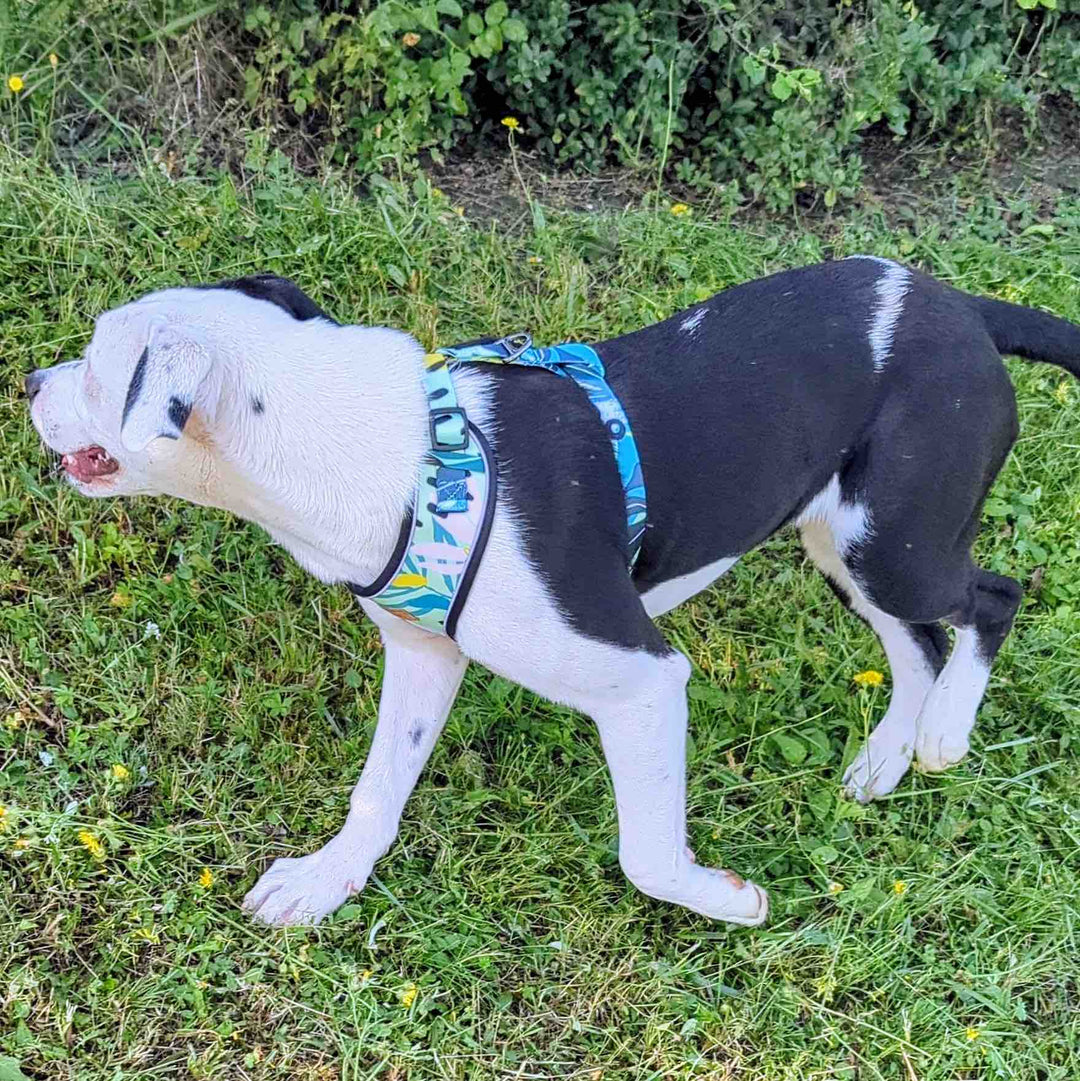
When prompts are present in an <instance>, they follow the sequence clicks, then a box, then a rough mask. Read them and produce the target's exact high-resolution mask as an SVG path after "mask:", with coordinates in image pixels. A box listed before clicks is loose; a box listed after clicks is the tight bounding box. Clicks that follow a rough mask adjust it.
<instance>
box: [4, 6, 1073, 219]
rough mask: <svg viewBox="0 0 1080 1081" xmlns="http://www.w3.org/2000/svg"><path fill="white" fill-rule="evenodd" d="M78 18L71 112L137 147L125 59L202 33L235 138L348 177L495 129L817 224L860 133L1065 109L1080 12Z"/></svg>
mask: <svg viewBox="0 0 1080 1081" xmlns="http://www.w3.org/2000/svg"><path fill="white" fill-rule="evenodd" d="M92 2H93V8H94V13H93V16H92V17H88V13H89V9H85V13H84V9H82V8H77V7H75V6H74V5H71V6H70V10H69V11H68V16H67V17H66V21H65V19H64V18H61V19H60V20H59V22H60V24H61V25H63V26H64V27H65V28H66V29H65V30H64V33H65V34H68V35H69V36H74V37H77V38H78V43H79V48H78V49H77V50H76V49H75V48H74V44H73V42H69V43H68V44H69V46H71V47H69V48H68V53H69V54H73V55H77V57H79V58H81V59H80V62H81V63H82V65H83V68H84V69H85V81H84V83H83V84H81V85H80V90H81V93H82V97H83V98H87V99H89V100H92V101H98V102H107V103H108V108H109V110H110V112H109V116H110V118H120V119H126V118H127V117H128V116H130V115H131V113H132V111H133V109H134V108H135V107H134V105H133V100H134V101H142V103H143V106H144V108H143V112H142V113H140V112H138V110H137V109H135V113H136V116H137V119H138V120H139V121H140V123H139V126H140V128H143V129H145V128H146V126H147V125H146V124H145V123H142V120H144V119H145V112H146V109H145V100H144V99H145V98H146V95H145V94H139V93H136V94H134V95H133V94H132V90H131V88H132V86H133V85H135V84H137V82H138V80H137V79H136V78H135V77H134V76H133V75H132V74H131V72H132V71H134V70H135V69H134V68H133V67H132V66H131V64H128V65H127V67H125V58H132V64H133V63H134V62H135V59H136V58H137V57H138V56H139V51H140V49H141V50H143V52H144V53H145V51H146V50H158V51H159V52H161V51H167V49H168V48H169V47H170V46H171V45H172V44H173V43H174V42H175V41H176V40H178V39H183V40H185V41H186V40H189V39H190V37H191V35H192V33H193V30H194V29H195V28H197V27H199V26H206V27H209V28H210V29H209V30H208V31H207V34H208V37H209V38H211V39H212V40H214V41H216V42H217V43H218V48H217V50H216V52H217V53H218V54H219V55H221V56H228V57H230V58H231V59H232V60H233V61H234V69H235V71H236V73H237V77H236V78H235V80H234V83H233V84H232V85H231V86H220V87H218V92H219V93H221V94H222V95H227V94H231V95H234V96H235V97H237V98H242V99H243V101H244V102H245V103H246V108H247V109H248V110H250V111H251V113H252V116H251V117H249V118H248V122H249V123H255V122H256V120H257V119H258V118H259V117H262V118H273V119H274V120H276V121H277V122H282V121H285V122H287V123H289V124H292V125H294V126H295V127H297V128H298V129H299V130H300V131H302V132H303V133H304V134H305V135H306V136H308V137H309V138H311V139H313V140H314V141H315V143H316V145H319V146H322V147H324V148H327V149H329V151H330V152H332V153H333V154H334V155H335V156H336V157H337V159H338V160H339V161H342V162H348V163H349V164H350V165H352V166H353V167H354V168H356V169H357V170H358V171H359V172H361V173H367V172H375V171H381V170H383V169H385V168H386V167H387V166H388V165H389V164H390V163H394V164H396V166H397V167H398V168H401V167H402V166H403V165H407V164H408V163H410V162H412V161H415V160H416V157H417V155H419V154H422V153H427V154H430V155H432V156H435V157H436V158H438V156H439V155H440V154H442V153H443V152H445V151H447V150H448V149H450V148H460V149H463V150H466V151H476V150H478V149H480V148H483V147H486V146H488V145H489V142H490V139H491V136H492V135H493V134H495V133H497V134H498V135H499V136H500V138H501V137H502V136H503V135H504V134H505V133H504V131H503V129H501V128H500V127H499V121H500V119H502V118H503V117H505V116H507V115H512V116H515V117H517V118H519V120H520V122H521V127H520V129H519V131H518V133H517V134H516V136H515V138H518V139H520V140H522V142H523V145H527V146H530V147H534V148H536V149H537V150H539V151H541V152H542V153H543V154H544V155H546V156H547V157H549V158H550V159H551V160H553V161H554V162H555V163H558V164H564V165H572V166H575V167H577V168H586V169H592V168H596V167H598V166H600V165H603V164H605V163H609V162H611V161H620V162H624V163H629V164H633V165H639V166H640V165H646V164H647V165H649V166H650V167H656V168H662V169H665V170H666V171H667V173H668V175H669V176H674V177H675V178H677V179H679V180H681V181H683V182H684V183H689V184H700V185H703V184H708V183H714V182H717V181H720V182H733V181H734V182H737V183H738V184H739V186H740V190H742V191H743V192H744V194H747V195H750V196H753V197H756V198H760V199H764V200H766V201H767V202H769V203H770V204H772V205H775V206H783V205H789V204H791V203H792V202H793V201H794V200H795V199H796V198H797V197H798V194H799V193H800V192H804V193H806V195H807V196H813V197H820V198H822V199H823V200H824V202H825V203H826V205H832V203H834V202H835V201H836V199H837V198H839V197H842V196H848V195H851V194H852V193H853V192H854V191H855V190H856V189H857V187H858V185H859V182H860V178H861V176H862V168H863V166H862V162H861V159H860V155H859V145H860V140H861V138H862V137H863V136H864V135H865V134H866V133H867V132H870V131H875V132H886V133H890V134H891V135H892V137H893V138H895V139H896V140H897V141H898V142H899V141H903V140H910V139H912V138H921V137H923V136H925V135H927V134H934V135H935V136H936V137H938V138H941V139H943V140H945V141H948V142H951V143H962V144H967V145H969V146H973V147H980V148H986V147H988V146H990V145H991V144H992V142H993V140H994V138H995V133H996V131H997V130H999V128H1000V120H999V119H998V117H999V114H1000V111H1001V110H1002V109H1003V108H1007V109H1009V110H1010V111H1011V116H1012V117H1013V118H1018V119H1019V120H1020V121H1022V122H1023V123H1024V124H1025V125H1026V126H1027V127H1028V129H1029V130H1030V129H1031V128H1032V127H1033V125H1034V122H1035V118H1036V115H1037V109H1038V105H1039V103H1040V102H1041V101H1042V100H1043V99H1044V98H1046V97H1048V96H1057V97H1060V98H1062V99H1065V100H1067V101H1071V102H1072V105H1073V106H1075V105H1077V104H1080V0H927V2H926V3H925V4H924V6H921V7H920V6H918V5H917V3H916V2H914V0H839V2H837V0H759V2H758V3H756V4H755V5H753V6H752V7H748V6H747V5H740V4H736V3H734V2H732V0H667V2H665V3H662V4H661V3H659V2H656V0H602V2H599V3H588V4H577V3H571V2H570V0H514V2H513V3H510V2H508V0H495V2H493V3H480V4H477V3H475V2H472V0H383V2H371V0H360V2H357V0H353V2H350V3H344V4H339V5H330V4H326V3H324V2H322V0H285V2H282V3H270V2H267V0H221V2H220V3H218V4H212V3H211V4H209V5H205V4H204V5H202V6H200V5H199V4H198V3H197V0H172V2H171V3H166V5H165V7H164V8H161V9H158V8H156V7H155V9H154V16H153V19H151V17H150V16H149V15H148V13H147V9H145V8H144V7H141V6H139V5H137V4H135V3H134V2H133V0H127V2H124V3H121V4H119V5H106V4H103V3H101V2H100V0H92ZM62 10H68V9H67V8H65V7H64V5H62V4H59V5H58V4H56V3H53V4H51V5H45V6H43V5H42V4H40V3H39V4H38V5H36V6H35V5H31V6H30V7H29V8H20V11H21V12H22V15H21V19H22V24H23V28H22V30H21V32H20V34H19V35H18V49H19V55H20V56H25V55H29V54H31V53H32V54H33V57H32V59H33V64H35V65H36V69H37V70H42V71H44V72H45V73H46V74H47V68H46V67H44V65H45V64H46V59H45V58H46V56H47V51H48V49H49V48H52V47H54V46H51V45H50V44H49V42H51V41H53V40H54V38H55V33H54V27H55V25H56V24H57V19H56V14H55V13H56V12H57V11H62ZM46 11H48V12H51V13H52V14H51V15H50V19H49V23H48V25H47V26H46V25H44V23H43V19H44V16H43V15H42V14H41V13H42V12H46ZM35 13H37V14H35ZM13 40H14V37H13V36H11V35H9V36H8V38H2V37H0V55H3V56H4V59H5V63H6V64H7V65H8V70H15V69H14V68H12V66H11V64H12V61H10V60H9V59H8V56H9V54H10V53H11V51H12V49H11V44H10V43H11V41H13ZM28 42H29V43H31V44H29V45H28ZM95 43H96V47H95ZM140 70H142V69H140ZM125 76H126V77H125ZM110 79H111V80H112V84H111V85H109V86H107V85H104V83H103V81H104V82H108V80H110ZM241 84H242V85H241ZM125 90H126V97H125ZM8 104H11V103H10V102H9V103H8ZM102 107H104V106H102Z"/></svg>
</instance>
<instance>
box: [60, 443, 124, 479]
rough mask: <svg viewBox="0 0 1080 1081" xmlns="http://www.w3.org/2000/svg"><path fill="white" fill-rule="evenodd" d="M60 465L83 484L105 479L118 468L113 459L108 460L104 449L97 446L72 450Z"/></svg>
mask: <svg viewBox="0 0 1080 1081" xmlns="http://www.w3.org/2000/svg"><path fill="white" fill-rule="evenodd" d="M60 464H61V465H62V466H63V467H64V468H65V469H66V470H67V471H68V473H70V474H71V476H73V477H74V478H75V479H76V480H81V481H84V482H85V481H88V480H93V479H94V477H107V476H108V475H109V474H110V473H115V472H116V471H117V470H118V469H119V468H120V463H119V462H118V461H117V460H116V459H115V458H110V457H109V452H108V451H107V450H106V449H105V448H104V447H98V446H94V447H83V448H82V450H73V451H72V452H71V453H70V454H65V455H64V456H63V457H62V458H61V459H60Z"/></svg>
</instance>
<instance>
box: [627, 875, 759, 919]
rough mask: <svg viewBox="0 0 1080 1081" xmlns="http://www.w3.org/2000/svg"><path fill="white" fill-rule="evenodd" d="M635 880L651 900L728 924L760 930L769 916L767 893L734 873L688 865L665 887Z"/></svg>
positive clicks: (648, 880) (641, 878)
mask: <svg viewBox="0 0 1080 1081" xmlns="http://www.w3.org/2000/svg"><path fill="white" fill-rule="evenodd" d="M632 881H634V884H635V885H636V886H637V887H638V889H639V890H641V891H642V892H643V893H647V894H649V896H650V897H655V898H657V899H658V900H661V901H670V902H673V903H675V904H677V905H682V906H683V907H684V908H689V909H691V910H693V911H694V912H700V913H701V915H702V916H708V917H709V918H710V919H713V920H723V921H724V922H725V923H737V924H739V925H741V926H743V927H756V926H757V925H758V924H759V923H764V922H765V919H766V917H767V916H768V915H769V897H768V895H767V894H766V893H765V891H764V890H763V889H762V888H761V887H760V886H757V885H755V884H754V883H753V882H748V881H747V880H746V879H744V878H741V877H740V876H739V875H737V874H735V872H734V871H717V870H713V869H712V868H709V867H701V866H699V865H697V864H695V863H687V864H685V865H684V867H683V869H682V870H681V872H680V873H679V874H678V877H677V879H675V880H674V881H672V880H670V879H669V880H667V881H664V882H663V883H662V884H661V883H660V882H654V881H651V876H641V875H639V876H638V877H637V878H636V879H632Z"/></svg>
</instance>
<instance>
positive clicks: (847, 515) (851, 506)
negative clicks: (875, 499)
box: [795, 474, 873, 556]
mask: <svg viewBox="0 0 1080 1081" xmlns="http://www.w3.org/2000/svg"><path fill="white" fill-rule="evenodd" d="M811 522H822V523H824V524H825V525H827V526H828V527H829V531H830V532H831V533H832V537H833V543H834V545H835V547H836V551H837V552H838V553H839V555H840V556H845V555H847V554H848V552H850V551H851V550H852V549H853V548H855V547H857V546H858V545H859V544H862V543H863V542H864V541H865V540H866V539H867V538H868V537H869V536H870V535H871V533H872V532H873V524H872V523H871V521H870V515H869V513H868V512H867V509H866V508H865V507H864V506H863V505H862V504H861V503H847V502H845V501H844V498H843V496H842V494H841V492H840V478H839V477H838V476H836V475H835V474H834V475H833V476H832V477H830V478H829V483H828V484H826V485H825V487H824V488H822V489H821V491H820V492H818V494H817V495H815V496H814V497H813V499H811V500H810V502H809V503H807V505H806V507H805V508H804V509H803V510H802V512H801V513H800V514H799V516H798V518H797V519H796V520H795V524H796V525H798V526H800V527H802V526H804V525H807V524H809V523H811Z"/></svg>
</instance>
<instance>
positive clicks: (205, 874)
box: [199, 867, 214, 890]
mask: <svg viewBox="0 0 1080 1081" xmlns="http://www.w3.org/2000/svg"><path fill="white" fill-rule="evenodd" d="M213 884H214V872H213V871H211V870H210V868H209V867H204V868H203V869H202V874H201V875H199V885H200V886H202V888H203V889H204V890H208V889H209V888H210V887H211V886H212V885H213Z"/></svg>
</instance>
